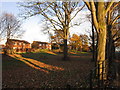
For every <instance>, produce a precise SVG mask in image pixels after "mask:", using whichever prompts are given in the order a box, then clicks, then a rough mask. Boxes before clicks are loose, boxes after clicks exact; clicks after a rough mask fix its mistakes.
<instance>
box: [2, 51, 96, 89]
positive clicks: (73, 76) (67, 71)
mask: <svg viewBox="0 0 120 90" xmlns="http://www.w3.org/2000/svg"><path fill="white" fill-rule="evenodd" d="M62 57H63V56H62V54H59V53H53V52H44V53H26V54H20V55H9V56H6V55H3V56H2V64H3V66H2V69H3V71H2V74H3V77H2V78H3V80H2V82H3V84H2V86H3V88H42V87H43V88H44V87H51V88H53V87H66V86H68V85H70V86H73V87H79V86H80V84H81V83H80V82H81V81H83V80H84V78H85V76H86V75H87V73H88V72H89V70H90V69H91V68H93V67H94V62H91V54H88V53H86V54H85V53H83V54H70V55H69V60H68V61H63V60H61V59H62ZM28 63H29V64H28ZM32 66H34V67H36V68H34V67H32ZM37 68H40V69H37ZM45 71H48V72H49V73H46V72H45Z"/></svg>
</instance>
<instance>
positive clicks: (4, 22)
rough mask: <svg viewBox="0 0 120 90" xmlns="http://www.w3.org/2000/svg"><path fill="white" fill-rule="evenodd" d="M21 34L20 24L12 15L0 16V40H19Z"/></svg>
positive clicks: (4, 14)
mask: <svg viewBox="0 0 120 90" xmlns="http://www.w3.org/2000/svg"><path fill="white" fill-rule="evenodd" d="M23 33H24V31H23V30H22V29H21V22H20V21H19V20H18V19H17V18H16V17H15V16H14V15H13V14H9V13H3V14H2V15H1V16H0V38H2V39H11V38H19V37H21V36H22V35H23Z"/></svg>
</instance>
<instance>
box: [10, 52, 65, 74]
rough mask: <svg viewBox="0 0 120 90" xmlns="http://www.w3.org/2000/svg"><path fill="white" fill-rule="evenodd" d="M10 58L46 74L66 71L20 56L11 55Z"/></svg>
mask: <svg viewBox="0 0 120 90" xmlns="http://www.w3.org/2000/svg"><path fill="white" fill-rule="evenodd" d="M9 56H10V57H12V58H15V59H16V60H19V61H22V62H24V63H25V64H27V65H28V66H30V67H32V68H34V69H38V70H40V71H43V72H46V73H49V71H63V70H64V69H63V68H60V67H57V66H52V65H49V64H45V63H43V62H40V61H37V60H34V59H30V58H24V57H22V56H21V55H18V54H14V55H9Z"/></svg>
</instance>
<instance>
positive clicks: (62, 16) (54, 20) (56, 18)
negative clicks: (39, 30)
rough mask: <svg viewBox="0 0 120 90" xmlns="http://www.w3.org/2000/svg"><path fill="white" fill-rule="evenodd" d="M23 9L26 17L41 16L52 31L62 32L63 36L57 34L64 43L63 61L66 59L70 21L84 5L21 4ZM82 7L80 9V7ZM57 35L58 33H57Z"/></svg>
mask: <svg viewBox="0 0 120 90" xmlns="http://www.w3.org/2000/svg"><path fill="white" fill-rule="evenodd" d="M21 6H22V7H24V8H25V15H27V16H28V17H31V16H35V15H41V16H43V17H44V20H46V21H47V23H48V24H49V26H50V27H52V29H53V30H55V31H58V30H62V32H63V34H62V35H61V34H59V35H60V36H61V37H62V38H63V41H64V51H63V53H64V60H66V59H67V52H68V49H67V40H68V36H69V28H70V27H71V26H72V23H71V21H72V20H73V19H74V18H75V17H76V15H77V14H78V13H79V12H80V11H81V10H82V9H83V7H84V5H82V4H81V3H80V2H72V1H71V0H69V1H67V2H66V1H59V0H58V1H56V2H44V1H43V2H40V0H37V2H25V3H22V4H21ZM80 6H82V7H80ZM58 33H59V32H58Z"/></svg>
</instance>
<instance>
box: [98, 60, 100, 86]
mask: <svg viewBox="0 0 120 90" xmlns="http://www.w3.org/2000/svg"><path fill="white" fill-rule="evenodd" d="M98 88H100V63H99V61H98Z"/></svg>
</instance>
